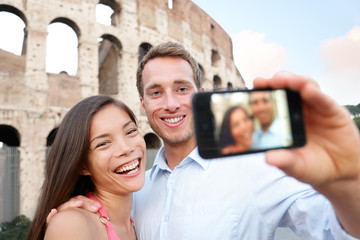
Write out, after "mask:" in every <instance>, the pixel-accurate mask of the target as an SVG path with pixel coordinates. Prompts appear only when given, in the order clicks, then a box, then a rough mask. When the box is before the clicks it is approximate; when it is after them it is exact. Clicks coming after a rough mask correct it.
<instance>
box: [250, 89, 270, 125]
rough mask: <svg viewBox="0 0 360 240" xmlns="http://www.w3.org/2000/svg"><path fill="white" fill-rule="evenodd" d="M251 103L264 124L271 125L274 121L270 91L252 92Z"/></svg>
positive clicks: (254, 112) (257, 116)
mask: <svg viewBox="0 0 360 240" xmlns="http://www.w3.org/2000/svg"><path fill="white" fill-rule="evenodd" d="M250 105H251V108H252V110H253V114H254V117H256V118H257V119H258V120H259V121H260V124H261V125H262V126H264V125H270V124H271V123H272V121H273V103H272V100H271V97H270V94H269V93H268V92H252V93H251V95H250Z"/></svg>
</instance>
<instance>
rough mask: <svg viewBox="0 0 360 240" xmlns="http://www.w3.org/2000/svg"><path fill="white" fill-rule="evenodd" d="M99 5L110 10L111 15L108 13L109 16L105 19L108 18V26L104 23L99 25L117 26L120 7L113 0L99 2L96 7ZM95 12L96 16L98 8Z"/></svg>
mask: <svg viewBox="0 0 360 240" xmlns="http://www.w3.org/2000/svg"><path fill="white" fill-rule="evenodd" d="M99 5H104V6H106V7H108V8H110V9H111V10H112V13H110V14H109V16H106V17H109V21H108V22H109V23H110V24H107V23H104V22H101V23H103V24H105V25H111V26H117V25H118V23H119V15H120V12H121V7H120V5H119V4H118V3H117V2H116V1H114V0H100V1H99V3H98V4H97V6H99ZM96 12H97V14H98V8H97V10H96ZM106 22H107V20H106Z"/></svg>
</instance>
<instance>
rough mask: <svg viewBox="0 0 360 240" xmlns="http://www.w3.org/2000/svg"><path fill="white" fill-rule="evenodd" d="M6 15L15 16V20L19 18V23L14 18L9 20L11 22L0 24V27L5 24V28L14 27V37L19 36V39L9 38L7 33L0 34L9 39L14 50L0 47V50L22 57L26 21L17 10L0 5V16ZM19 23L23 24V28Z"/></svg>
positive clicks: (25, 35)
mask: <svg viewBox="0 0 360 240" xmlns="http://www.w3.org/2000/svg"><path fill="white" fill-rule="evenodd" d="M6 13H8V14H12V15H15V16H16V17H17V18H19V21H17V20H16V18H14V19H11V20H10V21H11V22H0V25H2V24H5V26H11V27H12V28H14V27H15V28H16V31H15V32H14V33H15V35H16V36H17V35H19V36H20V39H18V38H16V37H15V36H9V35H8V34H7V33H1V37H2V38H9V40H11V45H14V44H15V48H14V49H13V48H9V47H8V46H0V48H3V49H4V50H6V51H7V50H9V51H10V52H13V53H14V54H16V55H24V54H25V53H26V38H27V30H26V26H27V19H26V17H25V15H24V14H23V13H22V12H21V11H20V10H18V9H17V8H15V7H13V6H10V5H6V4H0V14H6ZM21 21H22V23H23V24H24V26H23V27H22V26H20V25H22V24H21ZM15 22H17V23H15Z"/></svg>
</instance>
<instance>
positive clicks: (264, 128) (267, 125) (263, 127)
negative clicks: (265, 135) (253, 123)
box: [261, 118, 274, 132]
mask: <svg viewBox="0 0 360 240" xmlns="http://www.w3.org/2000/svg"><path fill="white" fill-rule="evenodd" d="M273 122H274V118H273V119H272V120H271V121H270V122H268V123H265V124H263V125H261V129H262V131H263V132H266V131H267V130H269V128H270V127H271V124H272V123H273Z"/></svg>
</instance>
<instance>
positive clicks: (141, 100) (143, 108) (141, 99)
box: [140, 97, 146, 113]
mask: <svg viewBox="0 0 360 240" xmlns="http://www.w3.org/2000/svg"><path fill="white" fill-rule="evenodd" d="M140 103H141V108H142V110H143V112H144V113H146V112H145V106H144V99H143V98H142V97H140Z"/></svg>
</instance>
